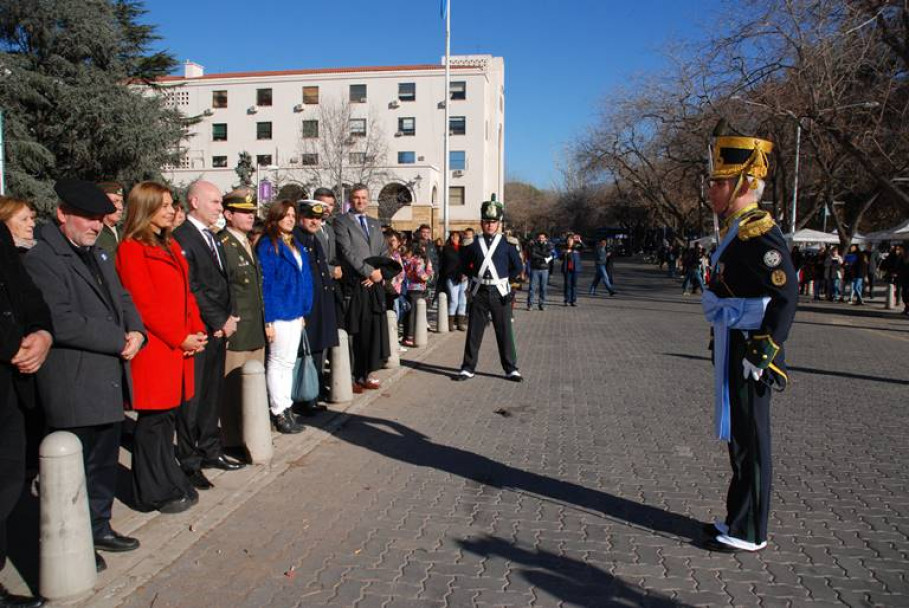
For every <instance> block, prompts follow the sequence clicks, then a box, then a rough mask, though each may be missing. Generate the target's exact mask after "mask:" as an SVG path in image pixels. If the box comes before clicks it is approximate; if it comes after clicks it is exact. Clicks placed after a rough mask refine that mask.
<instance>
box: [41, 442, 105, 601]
mask: <svg viewBox="0 0 909 608" xmlns="http://www.w3.org/2000/svg"><path fill="white" fill-rule="evenodd" d="M39 454H40V462H39V465H38V466H39V470H40V475H41V540H40V546H41V549H40V557H39V564H40V565H39V575H38V591H39V593H40V594H41V595H42V596H43V597H45V598H47V599H49V600H67V599H75V598H77V597H78V596H80V595H82V594H84V593H87V592H89V591H91V589H92V587H94V586H95V582H96V581H97V580H98V573H97V572H96V570H95V545H94V542H93V541H92V526H91V520H90V518H89V515H88V493H87V492H86V489H85V465H84V464H83V462H82V442H80V441H79V438H78V437H76V436H75V435H73V434H72V433H67V432H66V431H57V432H55V433H51V434H50V435H48V436H47V437H45V438H44V441H42V442H41V447H40V449H39Z"/></svg>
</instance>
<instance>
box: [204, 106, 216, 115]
mask: <svg viewBox="0 0 909 608" xmlns="http://www.w3.org/2000/svg"><path fill="white" fill-rule="evenodd" d="M214 114H215V113H214V112H212V109H211V108H206V109H205V111H204V112H202V116H214Z"/></svg>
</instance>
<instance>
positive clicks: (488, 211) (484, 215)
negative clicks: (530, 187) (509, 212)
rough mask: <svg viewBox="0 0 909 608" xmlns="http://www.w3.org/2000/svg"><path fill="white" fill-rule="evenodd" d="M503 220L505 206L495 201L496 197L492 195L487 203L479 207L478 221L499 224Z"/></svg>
mask: <svg viewBox="0 0 909 608" xmlns="http://www.w3.org/2000/svg"><path fill="white" fill-rule="evenodd" d="M504 218H505V205H504V204H502V201H497V200H496V195H495V194H493V195H492V198H490V199H489V200H488V201H484V202H483V204H482V205H481V206H480V219H481V220H488V221H491V222H500V221H502V220H503V219H504Z"/></svg>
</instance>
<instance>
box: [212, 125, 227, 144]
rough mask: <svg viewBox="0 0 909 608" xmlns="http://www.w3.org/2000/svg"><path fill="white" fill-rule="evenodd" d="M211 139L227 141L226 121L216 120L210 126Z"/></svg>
mask: <svg viewBox="0 0 909 608" xmlns="http://www.w3.org/2000/svg"><path fill="white" fill-rule="evenodd" d="M211 140H212V141H227V123H226V122H216V123H214V124H213V125H212V126H211Z"/></svg>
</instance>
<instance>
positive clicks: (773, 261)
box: [764, 249, 783, 268]
mask: <svg viewBox="0 0 909 608" xmlns="http://www.w3.org/2000/svg"><path fill="white" fill-rule="evenodd" d="M782 261H783V254H782V253H780V252H779V251H777V250H776V249H770V250H769V251H767V253H765V254H764V265H765V266H767V268H776V267H777V266H779V265H780V263H781V262H782Z"/></svg>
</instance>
